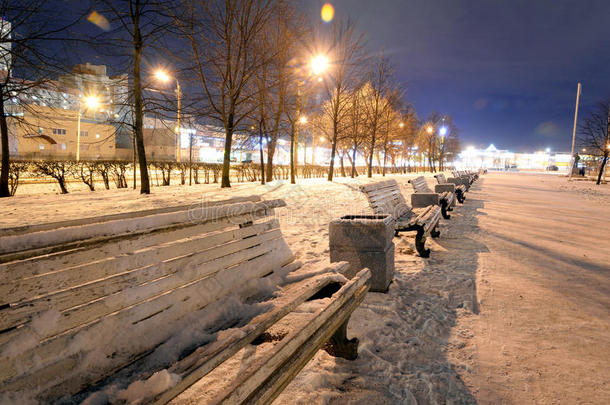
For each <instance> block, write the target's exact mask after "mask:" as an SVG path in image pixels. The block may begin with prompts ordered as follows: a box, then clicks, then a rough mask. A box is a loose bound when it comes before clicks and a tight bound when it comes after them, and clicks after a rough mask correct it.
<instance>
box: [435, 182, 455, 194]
mask: <svg viewBox="0 0 610 405" xmlns="http://www.w3.org/2000/svg"><path fill="white" fill-rule="evenodd" d="M446 191H449V192H451V193H455V185H454V184H451V183H443V184H436V185H435V186H434V192H436V193H439V194H440V193H444V192H446Z"/></svg>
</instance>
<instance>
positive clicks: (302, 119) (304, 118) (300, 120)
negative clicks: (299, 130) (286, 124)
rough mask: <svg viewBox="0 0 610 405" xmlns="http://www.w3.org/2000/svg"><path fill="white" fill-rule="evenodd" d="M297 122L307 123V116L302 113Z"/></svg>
mask: <svg viewBox="0 0 610 405" xmlns="http://www.w3.org/2000/svg"><path fill="white" fill-rule="evenodd" d="M299 122H300V123H301V124H303V125H304V124H307V117H306V116H304V115H302V116H301V118H299Z"/></svg>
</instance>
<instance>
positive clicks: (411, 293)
mask: <svg viewBox="0 0 610 405" xmlns="http://www.w3.org/2000/svg"><path fill="white" fill-rule="evenodd" d="M410 177H411V176H397V177H396V179H397V180H398V182H399V183H400V184H401V185H402V189H403V193H404V194H405V196H406V198H407V201H408V200H409V197H408V194H410V192H411V190H410V188H411V187H410V185H409V184H407V183H406V182H407V179H408V178H410ZM374 180H375V179H374ZM376 180H378V179H376ZM365 181H367V180H366V179H364V178H359V179H356V180H351V179H338V181H337V182H336V183H332V184H329V183H327V182H325V181H322V180H309V181H301V182H300V184H299V185H290V184H285V183H272V184H270V185H266V186H260V185H255V184H251V183H249V184H239V185H236V186H235V187H233V188H232V189H231V190H226V189H225V190H220V189H219V188H218V186H217V185H199V186H192V187H185V186H171V187H162V188H154V189H153V194H152V195H150V196H140V195H139V194H137V192H134V191H132V190H111V191H99V192H95V193H90V192H77V193H73V194H69V195H67V196H62V195H53V194H47V195H36V196H27V195H18V196H16V197H14V198H11V199H2V200H0V212H2V213H3V215H2V216H1V217H0V228H2V227H9V226H19V225H26V224H33V223H40V222H49V221H58V220H63V219H69V218H79V217H86V216H94V215H103V214H109V213H115V212H122V211H126V210H136V209H145V208H151V207H160V206H166V205H177V204H180V205H182V204H197V203H199V202H201V201H206V200H219V199H223V198H229V197H231V196H235V195H250V194H260V195H262V196H263V198H266V199H270V198H284V199H285V200H286V202H287V203H288V207H286V208H283V209H281V210H279V212H278V215H279V216H280V220H281V225H282V231H283V233H284V235H285V236H286V239H287V241H288V243H289V244H290V246H291V247H292V248H293V251H294V252H295V253H296V254H297V256H299V258H300V259H301V260H303V261H322V260H327V258H328V222H329V221H330V220H331V219H333V218H336V217H338V216H341V215H344V214H348V213H349V214H356V213H362V212H365V213H368V212H370V211H369V208H368V205H367V203H366V199H365V198H364V196H363V195H362V194H361V193H359V192H358V191H357V185H358V184H360V183H362V182H365ZM429 183H430V184H431V185H432V184H433V183H434V182H433V179H432V178H429ZM467 197H468V199H467V200H466V203H465V204H464V205H459V206H458V207H457V208H456V210H455V211H454V213H453V215H452V219H451V220H449V221H446V220H442V222H441V223H442V227H441V232H442V234H441V238H439V239H436V240H434V241H431V242H429V245H430V247H431V248H432V255H431V258H430V259H421V258H419V257H418V256H417V255H415V254H414V252H413V237H412V236H411V235H403V236H401V237H400V238H396V239H395V240H394V242H395V244H396V275H395V279H394V282H393V283H392V284H391V287H390V290H389V293H387V294H381V293H369V294H368V295H367V298H366V300H365V301H364V303H363V304H362V305H361V307H360V308H359V309H357V310H356V312H355V313H354V315H353V316H352V319H351V322H350V326H349V331H348V332H349V334H350V337H351V336H357V337H358V338H359V339H360V351H359V352H360V357H359V358H358V359H357V360H356V361H352V362H349V361H345V360H343V359H336V358H333V357H330V356H329V355H327V354H326V352H324V351H320V352H319V353H318V354H317V355H316V356H315V357H314V359H313V360H312V361H311V362H310V363H309V364H308V365H307V366H306V367H305V369H304V370H303V371H302V372H301V373H300V374H299V375H298V376H297V378H296V379H295V380H294V381H293V382H292V383H291V384H290V385H289V386H288V387H287V388H286V390H285V391H284V393H283V394H282V395H281V396H280V397H279V398H278V399H277V400H276V401H275V404H284V403H290V404H293V403H294V404H310V403H313V404H325V403H337V404H343V403H359V404H382V403H392V404H394V403H396V404H400V403H404V404H415V403H418V404H468V403H481V404H496V403H510V404H525V403H539V404H553V403H582V404H603V403H607V402H606V401H607V398H610V370H609V369H608V366H607V363H608V359H610V271H609V270H608V269H609V267H610V248H609V247H608V246H609V245H608V239H609V236H610V234H609V231H608V230H609V229H610V186H608V185H602V186H599V187H596V186H595V185H594V184H592V183H591V182H569V183H568V182H567V179H565V178H563V177H557V176H548V175H527V174H515V173H511V174H502V173H493V174H492V173H490V174H488V175H486V176H484V177H483V178H482V179H481V180H480V181H479V182H478V183H476V184H475V185H474V186H473V188H472V189H471V191H470V192H469V193H468V194H467Z"/></svg>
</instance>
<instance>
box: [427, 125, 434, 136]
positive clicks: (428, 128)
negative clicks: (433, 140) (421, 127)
mask: <svg viewBox="0 0 610 405" xmlns="http://www.w3.org/2000/svg"><path fill="white" fill-rule="evenodd" d="M426 132H428V133H429V134H432V132H434V128H432V126H431V125H428V127H427V128H426Z"/></svg>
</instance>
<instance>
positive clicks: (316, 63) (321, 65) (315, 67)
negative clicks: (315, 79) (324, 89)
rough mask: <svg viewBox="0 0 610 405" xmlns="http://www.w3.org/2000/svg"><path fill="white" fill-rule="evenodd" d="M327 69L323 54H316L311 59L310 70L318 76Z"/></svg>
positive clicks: (326, 60) (326, 61)
mask: <svg viewBox="0 0 610 405" xmlns="http://www.w3.org/2000/svg"><path fill="white" fill-rule="evenodd" d="M327 69H328V58H327V57H326V56H324V55H316V56H314V57H313V58H312V59H311V71H312V72H313V74H314V75H316V76H318V75H321V74H322V73H324V72H325V71H326V70H327Z"/></svg>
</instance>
